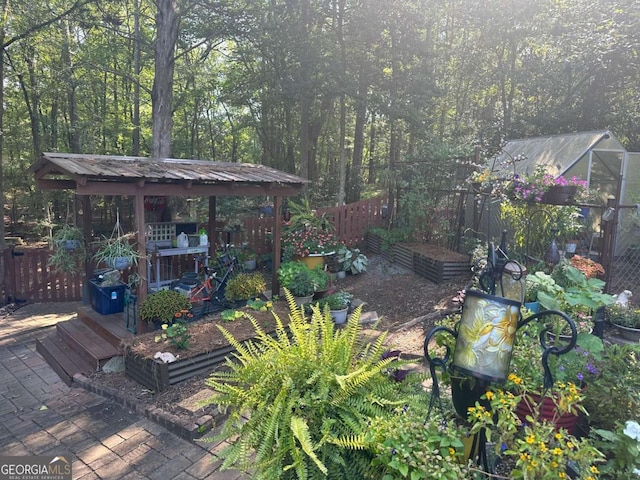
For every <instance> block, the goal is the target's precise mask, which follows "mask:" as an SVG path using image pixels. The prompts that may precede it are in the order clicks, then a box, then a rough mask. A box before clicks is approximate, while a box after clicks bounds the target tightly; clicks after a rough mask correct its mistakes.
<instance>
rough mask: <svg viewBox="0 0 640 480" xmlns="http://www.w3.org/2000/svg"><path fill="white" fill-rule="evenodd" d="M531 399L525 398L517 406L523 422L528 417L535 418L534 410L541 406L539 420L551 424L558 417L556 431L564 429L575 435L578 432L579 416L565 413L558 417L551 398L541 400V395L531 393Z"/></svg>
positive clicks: (517, 413) (517, 412) (519, 416)
mask: <svg viewBox="0 0 640 480" xmlns="http://www.w3.org/2000/svg"><path fill="white" fill-rule="evenodd" d="M528 396H529V398H528V399H526V398H523V399H522V400H520V403H518V405H517V406H516V415H518V418H519V419H520V421H521V422H526V421H527V415H529V416H531V417H533V416H534V410H535V409H536V408H537V406H538V405H540V408H539V410H538V414H539V418H541V419H543V420H548V421H549V422H551V421H553V419H554V417H557V418H556V420H555V422H554V424H555V426H556V430H558V429H560V428H564V429H565V430H567V432H569V433H570V434H571V435H573V434H574V433H575V431H576V423H577V422H578V415H575V414H573V413H563V414H562V415H560V416H558V413H557V411H556V404H555V403H554V402H553V399H552V398H550V397H544V398H542V399H541V397H540V395H538V394H536V393H531V394H529V395H528Z"/></svg>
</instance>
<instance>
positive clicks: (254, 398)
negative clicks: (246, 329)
mask: <svg viewBox="0 0 640 480" xmlns="http://www.w3.org/2000/svg"><path fill="white" fill-rule="evenodd" d="M285 295H286V298H287V301H288V304H289V307H290V314H289V324H288V326H287V327H285V325H284V323H283V322H282V320H281V319H280V318H279V317H278V316H277V315H276V314H275V313H274V318H275V321H276V325H277V327H276V335H275V337H272V336H270V335H268V334H267V333H266V332H264V330H263V329H262V327H261V326H260V325H259V324H258V322H257V321H255V320H254V319H252V320H251V321H252V323H253V326H254V329H255V332H256V335H255V340H253V341H251V342H249V343H247V344H244V345H243V344H241V343H240V342H238V341H236V340H235V339H234V338H233V337H232V335H231V334H230V333H229V332H228V331H226V330H225V329H224V328H222V327H220V330H221V331H222V333H223V335H224V336H225V337H226V338H227V339H228V340H229V342H230V343H231V344H232V345H233V346H234V347H235V348H236V353H235V354H234V355H233V357H232V358H228V359H227V362H226V367H227V368H226V371H217V372H214V373H213V374H211V376H210V377H209V378H208V379H207V380H206V383H207V385H208V386H209V387H211V388H213V389H214V390H216V391H217V392H218V393H219V395H217V396H216V397H215V402H216V403H218V404H219V405H221V406H223V407H228V408H229V410H230V416H229V418H228V420H227V422H226V423H225V424H224V426H223V429H222V432H221V436H222V437H224V438H227V439H232V441H231V443H230V445H229V446H228V447H227V448H225V449H224V450H223V451H222V452H220V455H221V456H222V458H223V465H222V467H223V468H232V467H233V468H240V469H244V470H250V471H251V472H252V478H256V479H265V480H272V479H276V478H278V479H310V480H313V479H320V478H322V479H325V478H340V479H342V478H345V479H349V478H365V477H366V476H367V475H368V474H369V473H370V468H371V467H370V465H371V460H372V453H371V451H370V450H368V449H366V448H364V447H365V445H364V444H363V443H362V439H363V433H364V432H365V431H366V428H367V422H368V421H369V420H370V419H371V418H373V417H374V416H377V415H384V414H385V413H388V412H390V411H391V410H393V408H394V407H396V406H397V405H403V404H404V403H405V402H407V398H408V394H407V393H406V392H404V391H402V388H403V386H402V385H401V384H399V383H397V382H394V381H393V380H392V379H391V378H390V376H389V375H388V374H387V371H388V369H391V368H396V367H397V366H398V364H399V362H398V360H397V359H396V358H386V359H383V358H382V353H383V352H384V349H385V347H384V346H383V341H384V336H381V338H379V339H377V340H376V341H374V342H372V343H367V342H363V340H362V335H361V326H360V313H361V310H360V308H358V309H356V311H355V312H354V313H353V314H352V315H351V316H350V318H349V320H348V321H347V324H346V325H345V326H344V327H343V328H337V327H336V326H335V324H334V323H333V321H332V320H331V317H330V315H329V314H328V312H321V311H320V310H319V309H317V308H313V313H312V315H311V318H306V317H305V315H304V311H303V310H302V309H301V308H298V307H296V305H295V301H294V299H293V296H292V295H291V294H290V293H289V292H288V291H285Z"/></svg>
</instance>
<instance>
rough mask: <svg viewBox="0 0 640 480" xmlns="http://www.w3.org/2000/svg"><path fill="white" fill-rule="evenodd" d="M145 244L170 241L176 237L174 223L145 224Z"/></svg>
mask: <svg viewBox="0 0 640 480" xmlns="http://www.w3.org/2000/svg"><path fill="white" fill-rule="evenodd" d="M147 233H148V235H149V236H148V237H147V242H162V241H165V240H169V241H171V240H172V239H173V238H174V237H175V236H176V224H175V223H149V224H147Z"/></svg>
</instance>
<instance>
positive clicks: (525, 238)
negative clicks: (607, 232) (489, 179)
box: [500, 199, 585, 258]
mask: <svg viewBox="0 0 640 480" xmlns="http://www.w3.org/2000/svg"><path fill="white" fill-rule="evenodd" d="M500 218H501V219H502V220H504V221H505V222H507V224H508V226H509V230H510V231H512V232H513V241H514V250H515V251H516V252H521V253H526V254H527V255H530V256H533V257H537V258H543V256H544V253H545V252H546V250H547V248H548V247H549V244H550V243H551V239H552V230H553V229H557V239H558V242H562V241H565V240H570V239H572V238H575V236H576V234H577V233H579V232H580V231H582V230H583V229H584V228H585V226H584V223H582V222H581V221H580V219H581V216H580V209H579V208H578V207H574V206H567V207H561V206H556V205H545V204H540V203H536V204H533V205H529V204H527V203H522V202H511V201H509V200H507V199H504V200H503V201H502V202H501V203H500Z"/></svg>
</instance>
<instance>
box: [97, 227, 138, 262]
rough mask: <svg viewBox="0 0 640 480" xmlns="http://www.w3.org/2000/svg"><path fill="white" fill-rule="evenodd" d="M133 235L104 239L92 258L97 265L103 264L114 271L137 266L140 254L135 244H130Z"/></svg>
mask: <svg viewBox="0 0 640 480" xmlns="http://www.w3.org/2000/svg"><path fill="white" fill-rule="evenodd" d="M131 237H133V234H128V235H122V236H118V237H115V238H113V237H112V238H106V237H105V238H104V240H103V241H102V242H101V244H100V247H99V248H98V251H97V252H96V253H95V254H94V256H93V258H94V260H95V261H96V263H97V264H101V263H103V264H105V265H106V266H107V267H110V268H115V269H116V270H124V269H125V268H128V267H130V266H131V265H137V264H138V259H139V258H140V254H139V253H138V249H137V244H136V243H131V241H130V238H131Z"/></svg>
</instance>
